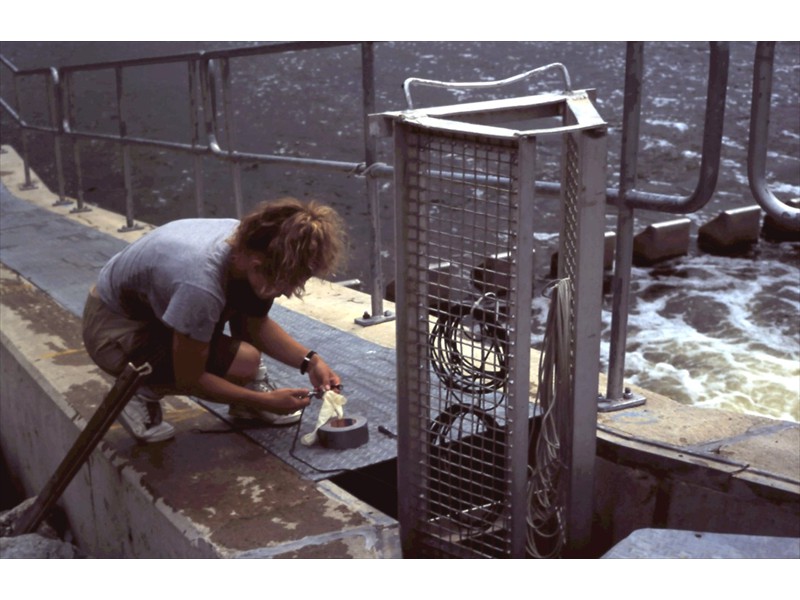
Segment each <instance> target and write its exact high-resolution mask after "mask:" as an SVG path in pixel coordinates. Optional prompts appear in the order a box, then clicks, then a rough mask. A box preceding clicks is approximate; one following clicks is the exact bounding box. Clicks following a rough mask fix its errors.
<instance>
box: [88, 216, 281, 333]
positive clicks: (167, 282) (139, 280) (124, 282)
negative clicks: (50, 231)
mask: <svg viewBox="0 0 800 600" xmlns="http://www.w3.org/2000/svg"><path fill="white" fill-rule="evenodd" d="M238 224H239V221H237V220H236V219H183V220H179V221H173V222H171V223H168V224H166V225H163V226H161V227H158V228H156V229H155V230H153V231H152V232H150V233H148V234H147V235H145V236H144V237H142V238H141V239H139V240H137V241H136V242H134V243H133V244H131V245H130V246H128V247H127V248H125V249H124V250H123V251H122V252H120V253H118V254H116V255H115V256H114V257H113V258H112V259H111V260H110V261H109V262H108V263H107V264H106V265H105V266H104V267H103V269H102V270H101V271H100V275H99V278H98V281H97V291H98V293H99V295H100V298H101V299H102V300H103V302H105V303H106V304H107V305H108V306H109V307H110V308H111V309H112V310H114V311H116V312H119V313H121V314H124V315H127V316H128V317H130V318H133V319H143V320H144V319H147V318H152V316H155V317H156V318H157V319H159V320H160V321H161V322H163V323H164V324H165V325H167V326H168V327H170V328H171V329H173V330H175V331H177V332H179V333H182V334H184V335H186V336H189V337H191V338H192V339H195V340H198V341H200V342H209V341H210V340H211V337H212V335H213V333H214V329H215V327H216V326H217V324H218V323H220V321H221V320H222V317H223V312H224V311H225V307H226V288H227V283H228V282H227V271H228V259H229V257H230V252H231V246H230V245H229V244H228V243H227V241H226V240H228V239H229V238H230V237H231V236H232V235H233V233H234V231H235V230H236V227H237V226H238ZM247 287H249V286H247ZM269 304H271V303H269ZM267 310H268V307H267Z"/></svg>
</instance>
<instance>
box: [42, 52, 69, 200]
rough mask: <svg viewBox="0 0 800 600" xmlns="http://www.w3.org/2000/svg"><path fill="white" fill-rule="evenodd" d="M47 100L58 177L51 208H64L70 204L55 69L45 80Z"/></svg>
mask: <svg viewBox="0 0 800 600" xmlns="http://www.w3.org/2000/svg"><path fill="white" fill-rule="evenodd" d="M47 100H48V109H49V113H50V125H51V126H52V127H53V130H54V133H53V153H54V155H55V159H56V175H57V177H58V200H57V201H56V202H54V203H53V206H65V205H68V204H72V201H71V200H67V197H66V189H65V187H66V186H65V185H64V164H63V160H62V159H61V137H62V135H61V134H62V131H63V123H62V119H61V113H62V111H61V80H60V77H59V72H58V70H57V69H56V68H55V67H51V68H50V77H48V78H47Z"/></svg>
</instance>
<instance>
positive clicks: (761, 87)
mask: <svg viewBox="0 0 800 600" xmlns="http://www.w3.org/2000/svg"><path fill="white" fill-rule="evenodd" d="M774 62H775V42H758V44H757V45H756V56H755V64H754V65H753V99H752V103H751V108H750V140H749V142H748V145H747V179H748V182H749V183H750V191H751V192H752V193H753V197H754V198H755V199H756V202H758V203H759V205H761V208H763V209H764V210H765V211H766V213H767V214H768V215H769V216H771V217H772V218H773V219H775V221H776V222H777V223H778V224H779V225H780V226H782V227H785V228H786V229H788V230H790V231H800V208H795V207H792V206H789V205H788V204H785V203H783V202H781V201H780V200H779V199H778V198H776V197H775V195H774V194H773V193H772V192H771V191H770V190H769V186H768V185H767V181H766V176H765V173H766V163H767V139H768V136H769V110H770V101H771V99H772V71H773V63H774Z"/></svg>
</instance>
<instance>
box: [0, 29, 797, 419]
mask: <svg viewBox="0 0 800 600" xmlns="http://www.w3.org/2000/svg"><path fill="white" fill-rule="evenodd" d="M245 44H250V43H244V42H243V43H222V42H215V43H200V42H194V43H190V42H165V43H124V42H115V43H114V42H102V43H101V42H58V43H56V42H2V53H3V54H4V55H5V56H6V57H7V58H9V59H10V60H12V61H13V62H14V63H15V64H17V66H18V67H20V68H29V67H40V66H46V65H55V66H61V65H68V64H81V63H86V62H94V61H101V60H111V59H122V58H138V57H142V56H154V55H158V54H163V53H174V52H183V51H195V50H201V49H211V48H214V49H215V48H228V47H236V46H241V45H245ZM754 52H755V43H750V42H734V43H732V44H731V66H730V75H729V84H728V100H727V105H726V119H725V130H724V144H723V156H722V165H721V172H720V177H719V182H718V185H717V190H716V192H715V195H714V197H713V198H712V200H711V201H710V202H709V204H708V205H707V206H706V207H705V208H704V209H702V210H701V211H699V212H697V213H694V214H691V215H687V216H688V218H689V219H690V220H691V221H692V223H693V234H694V233H696V231H697V227H699V226H700V225H702V224H703V223H705V222H706V221H708V220H710V219H711V218H713V217H714V216H716V215H717V214H718V213H719V212H721V211H723V210H726V209H730V208H736V207H744V206H752V205H754V204H755V201H754V200H753V199H752V197H751V195H750V191H749V188H748V183H747V163H746V158H747V142H748V128H749V114H750V94H751V89H752V87H751V86H752V64H753V58H754ZM375 54H376V58H375V64H376V93H377V106H376V109H377V111H379V112H380V111H386V110H400V109H403V108H405V107H406V105H405V99H404V96H403V93H402V82H403V81H404V80H405V79H406V78H407V77H412V76H414V77H423V78H431V79H440V80H451V81H478V80H487V79H501V78H506V77H509V76H511V75H515V74H517V73H521V72H523V71H527V70H529V69H532V68H535V67H538V66H542V65H545V64H550V63H553V62H560V63H563V64H564V65H565V66H566V67H567V69H568V70H569V74H570V77H571V80H572V86H573V88H574V89H581V88H594V89H596V90H597V105H598V110H599V112H600V113H601V115H602V116H603V117H604V118H605V120H606V121H607V122H608V123H609V164H608V185H609V187H615V186H616V185H617V180H618V172H619V148H620V135H621V123H622V99H623V81H624V69H625V44H624V43H622V42H597V43H594V42H592V43H589V42H386V43H380V44H377V45H376V49H375ZM708 57H709V51H708V44H707V43H700V42H680V43H667V42H652V43H648V44H646V46H645V82H644V94H645V101H644V103H643V110H642V126H641V137H640V159H639V181H638V184H637V185H638V189H641V190H645V191H653V192H661V193H667V194H674V195H681V196H686V195H688V194H690V193H691V192H692V191H693V190H694V187H695V185H696V182H697V178H698V167H699V164H700V148H701V145H702V123H703V116H704V114H703V113H704V108H705V97H706V81H707V70H708ZM231 69H232V77H233V79H232V88H233V91H234V94H233V101H232V108H233V111H234V115H235V127H234V128H232V133H233V135H234V137H235V140H236V142H235V144H236V146H237V147H238V148H240V149H241V150H243V151H252V152H258V153H274V154H286V155H290V156H292V155H297V156H304V157H313V158H324V159H330V160H343V161H348V162H360V161H361V160H363V132H362V128H361V122H360V121H361V117H360V106H361V90H360V53H359V51H358V49H357V48H336V49H327V50H322V51H315V52H313V53H311V52H299V53H291V54H287V55H283V56H268V57H256V58H247V59H236V60H234V61H232V65H231ZM3 77H4V79H3V82H4V83H5V82H7V81H8V78H7V74H6V73H4V74H3ZM125 77H126V79H125V85H126V90H127V96H126V102H127V110H128V131H129V133H130V134H131V135H142V136H148V137H155V138H157V139H164V140H178V141H184V142H189V141H190V139H191V128H190V120H189V109H188V93H187V91H186V90H187V85H186V74H185V72H184V71H183V69H182V68H178V67H177V66H160V67H141V68H137V69H134V70H131V71H130V72H128V73H126V76H125ZM21 83H22V85H21V87H20V89H21V92H22V93H23V95H24V96H25V97H29V94H31V93H32V94H33V95H36V92H37V91H39V92H40V91H41V90H42V89H43V85H42V84H41V82H40V81H25V82H21ZM559 88H560V79H559V78H558V77H557V76H556V74H555V73H554V74H552V75H551V74H547V75H544V76H542V77H540V78H538V79H534V80H530V81H527V82H521V83H518V84H514V85H512V86H507V87H503V88H500V89H499V90H495V91H494V92H486V91H482V92H477V91H459V92H458V93H454V92H445V91H442V90H423V91H422V92H420V93H418V94H416V95H415V105H417V106H424V105H430V104H450V103H454V102H462V101H469V100H479V99H485V98H493V97H501V96H512V95H523V94H529V93H536V92H538V91H542V90H555V89H559ZM7 89H9V88H8V86H7V85H4V87H3V90H4V91H3V94H4V97H7V94H8V92H6V91H5V90H7ZM113 93H114V78H113V72H111V71H101V72H96V73H90V74H87V75H83V76H81V77H79V78H78V79H77V80H76V96H77V97H78V98H79V100H80V101H79V104H80V108H79V109H78V111H77V114H76V122H77V123H78V125H79V126H80V127H81V128H83V129H88V130H93V131H99V132H111V133H113V132H116V131H117V129H118V121H117V119H116V108H115V103H114V100H113V98H114V95H113ZM23 114H24V116H25V118H26V119H28V120H29V121H31V122H41V121H43V120H44V119H45V118H46V105H45V104H44V103H43V102H41V101H36V100H33V99H30V100H26V101H25V102H24V107H23ZM2 125H3V129H2V134H3V143H12V144H14V145H16V146H17V147H19V137H18V134H17V132H16V130H15V128H13V127H11V126H10V125H9V119H8V118H7V117H5V116H3V120H2ZM539 152H540V154H539V156H538V157H537V158H538V160H539V161H540V163H541V174H539V175H537V176H539V177H540V178H541V179H544V180H548V179H549V180H554V181H555V180H557V177H558V168H559V167H558V162H557V157H558V156H559V149H558V148H556V147H548V146H547V144H545V145H543V147H541V148H540V151H539ZM381 154H382V155H381V157H380V160H382V161H385V162H390V161H391V156H390V155H388V153H387V151H386V150H385V149H382V152H381ZM68 156H69V155H68ZM133 158H134V161H135V167H134V186H135V202H136V217H137V219H141V220H144V221H147V222H152V223H157V224H159V223H164V222H167V221H169V220H172V219H175V218H180V217H185V216H194V214H195V204H194V199H193V193H194V181H193V177H192V164H191V160H190V159H189V158H187V157H183V156H176V155H174V154H170V153H164V152H160V151H156V150H150V149H140V150H134V151H133ZM31 160H32V163H33V166H34V168H35V169H36V171H37V172H38V173H39V174H41V175H42V176H43V178H44V179H45V180H46V181H47V182H48V183H49V185H50V186H51V187H52V188H54V189H55V187H56V186H55V177H54V174H53V170H52V167H51V164H52V144H51V143H50V142H49V141H48V140H47V138H45V137H44V136H34V137H33V143H32V151H31ZM83 161H84V166H85V168H84V175H83V188H84V192H85V198H86V201H87V202H90V203H96V204H98V205H100V206H103V207H105V208H108V209H110V210H114V211H117V212H121V213H122V212H124V199H125V193H124V189H123V187H122V181H123V180H122V173H121V161H120V158H119V153H118V152H117V151H116V150H115V149H114V147H113V146H111V145H109V144H106V143H94V142H93V143H87V144H85V145H84V146H83ZM204 162H205V164H204V166H205V168H206V174H205V177H204V187H205V198H206V202H205V206H204V210H205V214H206V215H208V216H215V215H219V216H231V215H233V214H235V212H234V207H233V199H232V191H231V189H232V188H231V180H230V176H229V173H228V170H227V168H225V167H222V166H219V165H216V164H213V163H212V161H210V160H206V161H204ZM68 164H69V163H68ZM767 168H768V172H767V177H768V181H769V183H770V189H771V190H772V191H773V192H774V193H775V194H776V195H777V196H778V197H779V198H780V199H783V200H788V199H791V198H797V197H800V44H798V43H789V42H785V43H779V44H778V46H777V51H776V66H775V74H774V82H773V105H772V109H771V125H770V138H769V153H768V160H767ZM67 171H68V173H67V179H68V182H67V183H68V193H69V194H70V195H72V196H75V195H76V194H77V192H76V178H75V175H74V172H73V171H72V169H70V168H67ZM243 188H244V190H243V193H244V201H245V208H248V207H250V206H252V205H254V204H255V203H256V202H258V201H259V200H261V199H265V198H273V197H279V196H285V195H293V196H297V197H301V198H307V197H315V198H318V199H320V200H323V201H325V202H328V203H330V204H332V205H333V206H335V207H336V208H337V209H338V210H339V211H340V212H341V214H342V215H343V216H344V217H345V219H346V220H347V222H348V225H349V228H350V236H351V240H352V252H351V260H350V266H349V267H348V270H347V271H346V272H344V273H342V274H341V278H342V279H350V278H360V279H362V280H366V279H367V276H368V273H367V269H368V264H369V260H368V257H367V255H366V250H365V248H367V247H368V241H369V221H368V218H367V208H366V196H365V185H364V181H363V180H361V179H358V178H354V177H347V176H344V175H341V174H335V173H325V172H321V171H308V170H305V171H304V170H290V169H287V168H286V167H276V166H264V165H256V164H252V165H246V167H245V169H244V173H243ZM540 202H541V209H540V210H539V211H538V219H539V221H538V222H537V225H536V239H537V257H539V258H537V265H538V266H537V280H539V283H540V284H543V282H544V281H545V280H546V278H547V277H548V268H549V256H550V254H551V253H552V252H553V251H555V249H556V248H557V239H556V237H557V236H556V235H555V233H556V231H557V229H558V206H557V203H556V201H555V200H553V199H547V198H543V199H541V200H540ZM381 205H382V214H381V223H382V235H383V240H384V250H383V252H382V256H383V267H384V272H385V274H386V278H387V279H392V278H393V258H394V256H393V254H394V253H393V250H392V248H393V237H394V235H393V222H392V208H391V189H390V186H389V185H388V184H386V185H384V186H383V188H382V193H381ZM673 218H676V217H675V216H672V215H664V214H658V213H653V212H645V211H639V213H637V222H636V223H637V224H636V231H637V232H638V231H640V230H641V229H643V228H644V227H645V226H646V225H648V224H650V223H654V222H659V221H666V220H671V219H673ZM606 229H607V230H608V231H613V230H614V229H615V214H614V210H613V209H612V208H609V210H608V216H607V223H606ZM693 237H694V236H693ZM632 292H633V293H632V306H631V315H630V320H629V326H630V329H629V336H628V340H629V343H628V356H627V360H626V381H629V382H631V383H634V384H637V385H641V386H643V387H645V388H648V389H651V390H653V391H655V392H658V393H661V394H664V395H667V396H670V397H673V398H675V399H676V400H678V401H681V402H685V403H687V404H696V405H701V406H713V407H723V408H727V409H732V410H736V411H740V412H747V413H752V414H760V415H765V416H769V417H774V418H781V419H790V420H794V421H800V242H772V241H768V240H761V241H760V243H759V244H757V245H756V246H754V247H753V248H752V249H751V250H749V251H748V252H746V253H745V254H742V255H738V256H735V257H719V256H713V255H710V254H706V253H703V252H701V251H700V250H699V249H698V248H697V245H696V243H695V242H692V246H691V249H690V253H689V255H688V256H685V257H681V258H677V259H673V260H671V261H668V262H667V263H662V264H660V265H657V266H654V267H649V268H635V269H634V273H633V290H632ZM609 309H610V298H606V306H605V310H604V313H603V322H604V325H605V341H604V343H603V365H602V367H603V368H604V369H605V368H607V364H606V360H607V355H608V341H607V339H608V329H609V327H610V312H609ZM534 314H535V317H536V320H537V322H536V325H535V327H534V339H540V337H541V336H540V333H539V332H541V330H542V325H543V322H544V318H545V315H546V303H545V301H544V299H543V298H541V297H539V298H537V300H536V301H535V303H534Z"/></svg>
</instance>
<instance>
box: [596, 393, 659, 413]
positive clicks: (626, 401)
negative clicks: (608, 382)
mask: <svg viewBox="0 0 800 600" xmlns="http://www.w3.org/2000/svg"><path fill="white" fill-rule="evenodd" d="M645 402H647V399H646V398H645V397H644V396H640V395H639V394H634V393H633V392H632V391H631V389H630V388H625V391H624V392H623V394H622V398H617V399H615V400H607V399H606V397H605V396H604V395H603V394H600V395H598V396H597V412H601V413H605V412H614V411H617V410H623V409H625V408H633V407H634V406H641V405H642V404H644V403H645Z"/></svg>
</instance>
